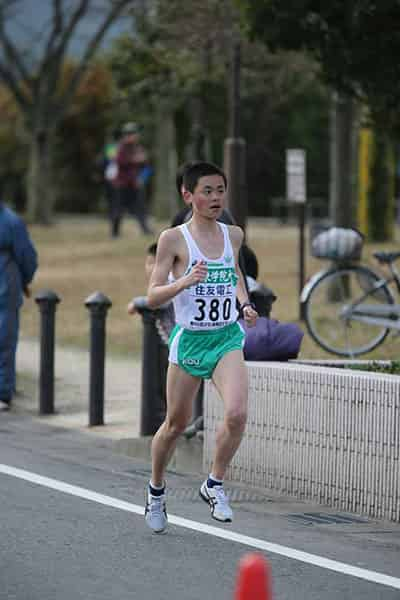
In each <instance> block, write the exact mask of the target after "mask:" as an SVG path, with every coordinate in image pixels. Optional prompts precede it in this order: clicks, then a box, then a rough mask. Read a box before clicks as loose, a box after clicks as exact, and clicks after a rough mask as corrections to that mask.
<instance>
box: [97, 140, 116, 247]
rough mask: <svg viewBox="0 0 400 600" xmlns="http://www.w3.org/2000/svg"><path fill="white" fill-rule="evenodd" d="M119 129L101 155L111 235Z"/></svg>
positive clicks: (114, 208) (112, 230) (114, 209)
mask: <svg viewBox="0 0 400 600" xmlns="http://www.w3.org/2000/svg"><path fill="white" fill-rule="evenodd" d="M119 135H120V134H119V131H117V130H115V131H113V133H112V137H111V139H110V140H109V141H108V142H107V143H106V145H105V146H104V149H103V155H102V157H101V168H102V174H103V182H104V193H105V197H106V201H107V209H108V218H109V220H110V226H111V236H113V232H114V229H113V223H114V221H113V216H114V214H115V211H116V207H115V202H116V201H117V198H116V189H115V179H116V177H117V174H118V166H117V161H116V158H117V152H118V139H119Z"/></svg>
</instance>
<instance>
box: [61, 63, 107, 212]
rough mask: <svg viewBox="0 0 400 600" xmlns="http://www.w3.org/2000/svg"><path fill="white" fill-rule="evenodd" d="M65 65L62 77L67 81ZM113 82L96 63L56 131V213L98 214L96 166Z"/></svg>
mask: <svg viewBox="0 0 400 600" xmlns="http://www.w3.org/2000/svg"><path fill="white" fill-rule="evenodd" d="M71 68H72V65H67V67H66V69H65V70H64V74H63V77H64V79H68V77H70V73H71ZM111 94H112V79H111V74H110V72H109V70H108V68H107V67H106V66H105V65H103V64H101V63H99V62H98V63H95V64H94V65H93V66H92V68H91V69H90V70H89V71H88V72H87V74H86V76H85V78H84V79H83V80H82V82H81V84H80V86H79V88H78V90H77V93H76V95H75V97H74V100H73V102H72V104H71V107H70V109H69V110H68V112H67V114H66V116H65V118H64V119H63V120H62V121H61V123H60V125H59V127H58V129H57V138H56V145H55V151H54V170H55V185H54V187H55V190H54V191H55V193H56V198H57V200H56V209H57V210H59V211H66V212H91V211H94V210H98V208H99V206H100V201H101V198H102V185H101V182H102V180H101V171H100V169H99V167H98V162H99V159H100V157H101V154H102V149H103V146H104V143H105V138H106V132H107V130H108V128H109V124H110V120H111V116H110V106H111V105H110V102H111Z"/></svg>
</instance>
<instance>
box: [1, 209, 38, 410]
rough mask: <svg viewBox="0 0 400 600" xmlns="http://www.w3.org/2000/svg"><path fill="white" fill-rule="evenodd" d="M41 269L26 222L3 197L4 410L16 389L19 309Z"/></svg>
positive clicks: (2, 370) (2, 353) (2, 379)
mask: <svg viewBox="0 0 400 600" xmlns="http://www.w3.org/2000/svg"><path fill="white" fill-rule="evenodd" d="M36 269H37V252H36V249H35V247H34V245H33V243H32V240H31V239H30V237H29V234H28V231H27V229H26V226H25V224H24V222H23V221H22V220H21V219H20V217H19V216H18V215H17V214H16V213H15V212H13V211H12V210H11V209H9V208H8V207H6V206H5V205H4V204H3V202H2V200H1V199H0V410H7V409H8V408H9V407H10V403H11V400H12V397H13V394H14V392H15V378H16V365H15V359H16V352H17V342H18V333H19V312H20V309H21V306H22V303H23V296H24V295H26V296H27V297H28V296H29V294H30V292H29V284H30V282H31V281H32V279H33V276H34V274H35V271H36Z"/></svg>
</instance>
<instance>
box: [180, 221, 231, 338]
mask: <svg viewBox="0 0 400 600" xmlns="http://www.w3.org/2000/svg"><path fill="white" fill-rule="evenodd" d="M217 223H218V225H219V227H220V228H221V230H222V233H223V235H224V250H223V253H222V255H221V257H220V258H217V259H210V258H207V257H206V256H204V254H203V253H202V252H201V250H200V249H199V247H198V246H197V244H196V242H195V241H194V239H193V237H192V235H191V234H190V232H189V229H188V226H187V224H186V223H184V224H183V225H180V226H179V229H180V231H181V232H182V235H183V237H184V239H185V241H186V245H187V248H188V254H189V262H188V267H187V269H186V271H185V275H187V274H188V273H189V272H190V270H191V269H192V267H193V265H195V264H196V262H198V261H201V260H202V261H205V262H206V263H207V267H208V273H207V277H206V279H205V281H202V282H200V283H198V284H196V285H192V286H191V287H190V288H187V289H185V290H182V292H180V293H179V294H178V295H177V296H175V298H174V299H173V303H174V310H175V320H176V323H177V325H180V326H181V327H183V328H184V329H191V330H197V331H210V330H215V329H217V328H221V327H225V326H226V325H230V324H231V323H234V322H235V321H236V320H237V317H238V311H237V309H236V286H237V281H238V276H237V274H236V270H235V255H234V253H233V248H232V244H231V240H230V238H229V230H228V227H227V226H226V225H225V224H224V223H219V222H218V221H217Z"/></svg>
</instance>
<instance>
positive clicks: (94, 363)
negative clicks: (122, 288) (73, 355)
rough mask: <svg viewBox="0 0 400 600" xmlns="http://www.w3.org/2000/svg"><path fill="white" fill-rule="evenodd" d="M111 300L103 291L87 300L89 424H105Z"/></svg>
mask: <svg viewBox="0 0 400 600" xmlns="http://www.w3.org/2000/svg"><path fill="white" fill-rule="evenodd" d="M111 305H112V303H111V300H109V299H108V298H107V296H105V295H104V294H102V293H101V292H95V293H93V294H91V295H90V296H89V297H88V298H86V300H85V306H86V307H87V308H88V309H89V311H90V378H89V426H90V427H91V426H94V425H104V364H105V339H106V327H105V323H106V317H107V311H108V309H109V308H110V307H111Z"/></svg>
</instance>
